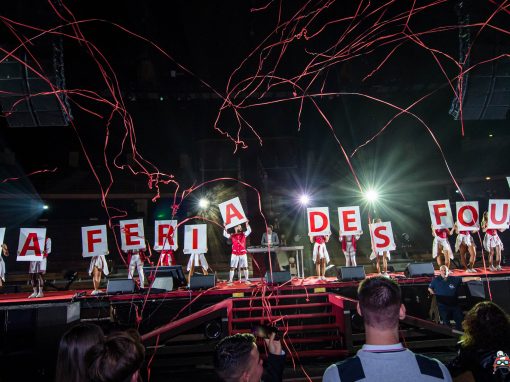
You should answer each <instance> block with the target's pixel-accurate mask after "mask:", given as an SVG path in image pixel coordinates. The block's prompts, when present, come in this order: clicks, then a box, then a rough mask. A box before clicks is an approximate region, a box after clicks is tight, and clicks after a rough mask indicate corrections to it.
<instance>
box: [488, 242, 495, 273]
mask: <svg viewBox="0 0 510 382" xmlns="http://www.w3.org/2000/svg"><path fill="white" fill-rule="evenodd" d="M493 257H494V248H493V247H491V249H490V251H489V266H490V267H491V268H493V267H494V265H493ZM491 270H492V269H491Z"/></svg>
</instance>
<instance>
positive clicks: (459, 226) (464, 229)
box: [453, 202, 479, 273]
mask: <svg viewBox="0 0 510 382" xmlns="http://www.w3.org/2000/svg"><path fill="white" fill-rule="evenodd" d="M456 206H457V221H456V222H455V224H454V225H453V228H454V229H455V233H456V234H457V239H456V240H455V252H459V255H460V263H461V264H462V266H463V267H464V270H465V271H466V272H468V273H476V269H475V268H474V267H475V260H476V245H475V241H474V240H473V237H472V236H471V232H478V229H479V226H478V216H479V214H478V202H456ZM467 252H468V253H469V264H466V253H467Z"/></svg>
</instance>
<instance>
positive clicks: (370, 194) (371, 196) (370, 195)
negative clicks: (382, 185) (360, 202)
mask: <svg viewBox="0 0 510 382" xmlns="http://www.w3.org/2000/svg"><path fill="white" fill-rule="evenodd" d="M365 199H366V200H367V201H368V202H370V203H375V202H376V201H377V199H379V193H378V192H377V191H376V190H367V191H366V192H365Z"/></svg>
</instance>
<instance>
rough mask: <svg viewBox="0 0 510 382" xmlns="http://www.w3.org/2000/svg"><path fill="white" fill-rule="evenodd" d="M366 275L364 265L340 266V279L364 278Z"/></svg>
mask: <svg viewBox="0 0 510 382" xmlns="http://www.w3.org/2000/svg"><path fill="white" fill-rule="evenodd" d="M365 277H366V276H365V268H363V266H362V265H358V266H356V267H338V280H340V281H352V280H363V279H364V278H365Z"/></svg>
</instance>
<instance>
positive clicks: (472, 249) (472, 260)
mask: <svg viewBox="0 0 510 382" xmlns="http://www.w3.org/2000/svg"><path fill="white" fill-rule="evenodd" d="M468 251H469V268H471V269H475V262H476V246H475V245H473V244H472V245H470V246H469V248H468Z"/></svg>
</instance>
